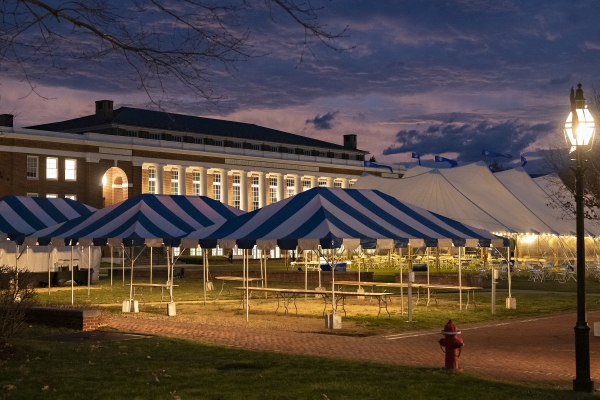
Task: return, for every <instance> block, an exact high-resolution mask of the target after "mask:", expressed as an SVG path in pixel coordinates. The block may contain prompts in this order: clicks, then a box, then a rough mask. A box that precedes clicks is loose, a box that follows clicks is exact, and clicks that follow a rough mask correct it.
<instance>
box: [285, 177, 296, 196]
mask: <svg viewBox="0 0 600 400" xmlns="http://www.w3.org/2000/svg"><path fill="white" fill-rule="evenodd" d="M285 187H286V192H287V197H292V196H293V195H294V193H295V192H296V184H295V182H294V179H293V178H287V179H286V180H285Z"/></svg>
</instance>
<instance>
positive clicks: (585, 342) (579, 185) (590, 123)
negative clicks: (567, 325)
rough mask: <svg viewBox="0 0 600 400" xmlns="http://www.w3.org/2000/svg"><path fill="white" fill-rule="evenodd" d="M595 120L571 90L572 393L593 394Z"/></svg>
mask: <svg viewBox="0 0 600 400" xmlns="http://www.w3.org/2000/svg"><path fill="white" fill-rule="evenodd" d="M594 130H595V127H594V119H593V118H592V115H591V114H590V112H589V110H588V109H587V106H586V105H585V98H584V97H583V90H582V89H581V84H578V85H577V90H576V91H573V88H571V113H570V114H569V117H568V118H567V121H566V123H565V137H566V139H567V144H569V145H571V151H570V152H571V153H573V152H575V169H574V171H575V206H576V214H577V215H576V217H577V229H576V231H577V324H576V325H575V379H573V390H575V391H578V392H593V391H594V381H592V380H591V378H590V327H589V326H588V324H587V321H586V313H585V236H584V221H583V173H584V170H585V169H584V168H583V158H584V154H583V153H584V152H586V151H589V150H590V149H591V147H592V143H593V139H594Z"/></svg>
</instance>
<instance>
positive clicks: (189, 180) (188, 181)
mask: <svg viewBox="0 0 600 400" xmlns="http://www.w3.org/2000/svg"><path fill="white" fill-rule="evenodd" d="M193 178H194V176H193V174H192V173H191V172H186V173H185V193H186V195H187V196H192V195H193V194H194V191H193V188H192V185H193Z"/></svg>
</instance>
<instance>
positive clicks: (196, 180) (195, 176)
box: [192, 171, 200, 196]
mask: <svg viewBox="0 0 600 400" xmlns="http://www.w3.org/2000/svg"><path fill="white" fill-rule="evenodd" d="M192 194H193V195H194V196H200V172H198V171H195V172H192Z"/></svg>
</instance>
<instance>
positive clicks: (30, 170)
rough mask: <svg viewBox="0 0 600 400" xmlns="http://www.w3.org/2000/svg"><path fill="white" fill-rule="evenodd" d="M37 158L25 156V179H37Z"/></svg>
mask: <svg viewBox="0 0 600 400" xmlns="http://www.w3.org/2000/svg"><path fill="white" fill-rule="evenodd" d="M38 160H39V159H38V156H27V179H38V177H39V175H38V171H39V164H38Z"/></svg>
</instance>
